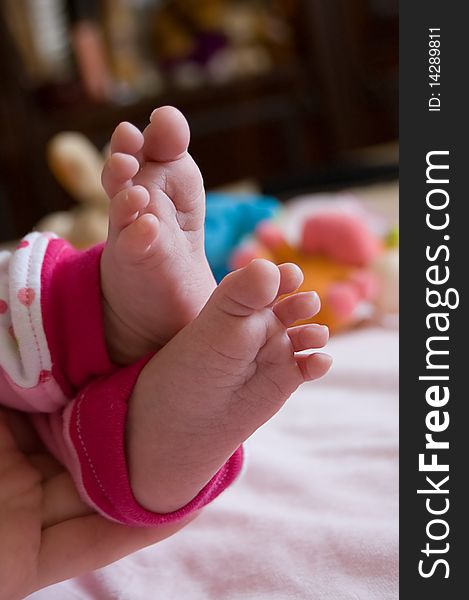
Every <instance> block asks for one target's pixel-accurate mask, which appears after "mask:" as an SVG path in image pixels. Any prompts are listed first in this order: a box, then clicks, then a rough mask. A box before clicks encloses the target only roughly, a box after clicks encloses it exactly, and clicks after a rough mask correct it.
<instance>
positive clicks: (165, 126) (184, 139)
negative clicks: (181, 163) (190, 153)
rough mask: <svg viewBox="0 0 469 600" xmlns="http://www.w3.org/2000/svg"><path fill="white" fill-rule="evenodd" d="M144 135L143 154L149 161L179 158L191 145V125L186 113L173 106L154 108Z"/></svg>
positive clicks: (167, 160)
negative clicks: (185, 115)
mask: <svg viewBox="0 0 469 600" xmlns="http://www.w3.org/2000/svg"><path fill="white" fill-rule="evenodd" d="M143 135H144V138H145V143H144V145H143V155H144V157H145V159H146V160H149V161H154V162H170V161H173V160H177V159H178V158H179V157H180V156H181V155H182V154H184V152H186V151H187V148H188V146H189V138H190V131H189V125H188V123H187V121H186V119H185V117H184V115H183V114H182V113H181V112H180V111H179V110H177V108H174V107H173V106H162V107H161V108H157V109H156V110H154V111H153V113H152V115H151V117H150V124H149V125H148V126H147V128H146V129H145V131H144V132H143Z"/></svg>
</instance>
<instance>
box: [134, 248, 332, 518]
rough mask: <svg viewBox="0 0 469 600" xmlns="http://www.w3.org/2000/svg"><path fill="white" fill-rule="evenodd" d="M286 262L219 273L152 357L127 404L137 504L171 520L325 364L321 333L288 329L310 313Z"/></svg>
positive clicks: (310, 297)
mask: <svg viewBox="0 0 469 600" xmlns="http://www.w3.org/2000/svg"><path fill="white" fill-rule="evenodd" d="M301 281H302V274H301V271H300V270H299V268H298V267H296V266H295V265H292V264H284V265H281V266H280V267H277V266H275V265H274V264H273V263H270V262H268V261H266V260H255V261H253V262H252V263H250V264H249V265H248V266H247V267H244V268H243V269H240V270H239V271H235V272H234V273H231V274H230V275H228V276H227V277H226V278H225V279H224V280H223V281H222V282H221V284H220V285H219V286H218V288H217V289H216V290H215V292H214V293H213V295H212V296H211V298H210V300H209V301H208V303H207V304H206V306H205V307H204V309H203V310H202V312H201V313H200V315H199V316H198V317H197V318H196V319H195V320H194V321H192V322H191V323H190V324H189V325H187V326H186V327H185V328H184V329H183V330H182V331H180V332H179V334H178V335H176V336H175V337H174V338H173V339H172V340H171V341H170V342H169V343H168V344H167V345H166V346H165V347H164V348H162V349H161V350H160V352H158V354H156V355H155V356H154V357H153V358H152V360H151V361H150V362H149V363H148V364H147V365H146V367H145V368H144V369H143V371H142V373H141V374H140V377H139V380H138V382H137V385H136V387H135V389H134V393H133V396H132V399H131V402H130V409H129V426H128V432H127V433H128V438H127V439H128V442H127V448H128V452H129V465H130V474H131V481H132V487H133V491H134V494H135V496H136V498H137V500H138V501H139V502H140V503H141V504H142V505H143V506H145V507H146V508H148V509H149V510H153V511H157V512H170V511H173V510H176V509H178V508H180V507H181V506H183V505H184V504H186V503H187V502H188V501H190V500H191V499H192V498H193V497H195V496H196V494H197V493H198V492H199V491H200V490H201V489H202V488H203V487H204V485H205V484H206V483H207V482H208V481H209V480H210V479H211V477H212V476H213V475H214V474H215V473H216V471H217V470H218V469H219V468H220V467H221V466H222V464H223V463H224V462H225V461H226V460H227V459H228V458H229V457H230V456H231V455H232V454H233V452H234V451H235V450H236V448H237V447H238V446H239V445H240V444H241V443H242V442H243V441H244V440H246V439H247V438H248V437H249V436H250V435H251V434H252V433H253V432H254V431H255V430H256V429H257V428H258V427H260V426H261V425H262V424H263V423H265V422H266V421H267V420H268V419H270V418H271V417H272V416H273V415H274V414H275V413H276V412H277V411H278V410H279V409H280V408H281V407H282V406H283V404H284V403H285V401H286V400H287V399H288V398H289V396H290V395H291V394H292V393H293V392H294V391H295V390H296V388H297V387H298V386H299V385H300V384H301V383H303V382H304V381H310V380H313V379H317V378H318V377H321V376H322V375H324V374H325V373H326V371H327V370H328V369H329V367H330V364H331V359H330V357H329V356H328V355H325V354H321V353H309V354H297V353H298V352H301V351H303V350H309V349H311V348H320V347H322V346H323V345H324V344H325V343H326V342H327V339H328V330H327V328H326V327H322V326H320V325H303V326H299V327H291V325H292V324H293V323H294V322H295V321H297V320H299V319H305V318H308V317H311V316H313V315H314V314H316V312H317V311H318V310H319V299H318V297H317V295H316V294H315V293H314V292H305V293H302V294H297V295H293V296H289V297H287V298H285V299H281V300H279V299H278V298H279V296H280V295H282V294H284V293H288V292H292V291H294V290H295V289H297V287H298V286H299V285H300V284H301Z"/></svg>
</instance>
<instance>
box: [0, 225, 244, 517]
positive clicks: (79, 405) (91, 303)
mask: <svg viewBox="0 0 469 600" xmlns="http://www.w3.org/2000/svg"><path fill="white" fill-rule="evenodd" d="M30 235H31V236H32V237H31V238H30V242H28V247H29V249H31V248H33V247H34V244H36V245H37V244H39V245H40V246H41V245H42V246H41V247H42V248H43V255H41V257H40V260H39V261H36V262H39V267H38V268H39V269H40V285H39V284H38V287H40V289H37V290H36V291H32V292H29V295H28V298H27V299H28V300H29V298H32V297H34V298H37V299H40V307H41V314H42V323H38V322H35V323H34V326H35V335H36V334H37V336H38V337H39V338H40V336H41V335H43V336H44V339H45V340H46V342H47V348H45V349H44V348H43V349H42V354H41V360H45V359H44V358H43V355H44V356H46V355H47V356H49V354H50V356H49V363H48V364H49V367H50V371H49V370H47V376H43V375H42V372H41V373H40V377H39V380H36V378H33V379H32V381H33V383H34V385H31V388H30V389H29V390H28V391H29V392H30V396H31V397H32V398H33V401H31V400H30V399H29V398H30V397H29V396H28V397H27V399H28V405H27V406H28V407H29V406H30V405H31V406H32V407H33V410H34V411H35V412H36V413H39V414H32V415H31V419H32V422H33V423H34V425H35V426H36V429H37V430H38V432H39V434H40V436H41V438H42V439H43V441H44V443H45V444H46V446H47V447H48V448H49V450H50V451H51V452H52V453H53V454H54V455H55V456H56V457H57V459H58V460H60V461H61V462H62V463H63V464H64V465H66V466H67V468H68V469H69V471H70V472H71V474H72V476H73V478H74V481H75V484H76V486H77V488H78V490H79V491H80V494H81V496H82V498H83V499H84V501H86V502H87V503H88V504H90V505H91V506H92V507H93V508H94V509H95V510H97V511H98V512H100V513H101V514H103V515H104V516H106V517H108V518H109V519H112V520H115V521H118V522H120V523H124V524H127V525H133V526H155V525H159V524H163V523H169V522H173V521H177V520H180V519H182V518H184V517H185V516H186V515H188V514H189V513H191V512H193V511H196V510H199V509H200V508H202V507H203V506H205V505H206V504H208V503H209V502H211V501H212V500H213V499H214V498H216V497H217V496H218V495H219V494H220V493H221V492H222V491H223V490H224V489H225V488H226V487H227V486H228V485H230V484H231V483H232V482H233V481H234V479H235V478H236V477H237V476H238V474H239V473H240V470H241V467H242V462H243V451H242V448H239V449H238V450H237V451H236V452H235V453H234V454H233V456H232V457H231V458H230V459H229V460H228V461H227V462H226V464H225V465H224V466H223V467H222V468H221V469H220V470H219V471H218V473H216V474H215V476H214V477H213V478H212V479H211V481H210V482H209V483H208V484H207V485H206V486H205V487H204V488H203V489H202V490H201V491H200V492H199V494H198V495H197V496H196V497H195V498H194V499H193V500H192V501H191V502H189V503H188V504H187V505H186V506H184V507H182V508H180V509H179V510H177V511H175V512H172V513H167V514H158V513H152V512H150V511H147V510H145V509H144V508H143V507H141V506H140V505H139V504H138V503H137V501H136V500H135V498H134V496H133V494H132V490H131V487H130V482H129V474H128V468H127V460H126V454H125V427H126V419H127V408H128V405H127V403H128V400H129V398H130V396H131V393H132V390H133V387H134V385H135V382H136V379H137V377H138V375H139V373H140V371H141V369H142V368H143V367H144V365H145V364H146V362H147V361H148V360H149V358H150V357H146V358H145V359H142V360H141V361H139V362H137V363H135V364H134V365H131V366H129V367H126V368H121V369H119V368H117V367H116V366H115V365H113V364H112V363H111V361H110V359H109V357H108V354H107V351H106V345H105V338H104V325H103V318H102V302H101V287H100V258H101V252H102V246H97V247H95V248H92V249H91V250H89V251H87V252H78V251H76V250H74V249H73V248H72V247H71V246H69V245H68V244H67V243H66V242H64V241H63V240H59V239H51V240H46V241H44V239H43V238H42V237H41V234H30ZM38 236H39V237H38ZM20 247H21V245H20ZM23 247H26V246H23ZM13 258H15V256H13ZM20 267H21V265H20ZM20 271H21V269H20ZM33 279H34V278H33ZM38 281H39V279H38ZM2 282H3V284H4V287H5V286H6V284H5V278H3V280H2V281H0V283H2ZM21 289H23V288H21ZM29 289H31V290H33V288H32V287H31V288H28V290H29ZM23 296H24V294H23ZM21 301H23V304H24V298H22V296H21V294H20V304H21ZM6 304H7V303H6V302H5V305H6ZM2 306H3V305H2ZM20 308H21V307H20ZM5 314H6V310H5V311H4V313H3V316H5ZM3 316H2V318H3ZM6 316H8V315H6ZM40 320H41V319H40V318H39V321H40ZM36 321H37V319H36ZM5 325H6V326H8V323H7V321H5ZM23 325H24V323H23ZM0 333H1V332H0ZM10 345H11V344H10ZM7 350H8V351H11V349H10V348H6V347H5V348H3V347H2V344H1V343H0V358H1V356H2V355H1V353H2V352H5V353H6V352H7ZM48 353H49V354H48ZM47 356H46V358H47ZM33 359H34V360H36V363H37V360H38V359H37V357H36V356H35V355H34V352H33ZM33 362H34V361H33ZM2 364H3V363H2V362H0V375H3V376H2V377H0V402H2V400H3V397H5V398H8V404H9V405H10V406H14V407H15V406H16V407H17V408H19V409H22V410H24V409H25V400H24V399H22V400H21V401H20V400H19V396H17V391H16V388H18V385H17V382H16V383H15V382H14V381H13V380H12V379H11V377H10V376H8V374H7V373H6V372H3V370H2ZM36 368H37V366H36ZM9 382H10V383H11V385H10V384H9ZM52 384H54V385H56V387H57V391H56V392H55V397H54V398H55V399H54V403H51V401H50V400H49V401H48V403H45V406H44V409H43V412H42V413H41V393H42V394H45V392H46V390H49V388H51V385H52ZM57 384H58V386H57ZM47 386H48V387H47ZM4 388H5V389H4ZM6 388H8V389H6ZM13 388H14V389H13ZM61 393H62V396H63V397H62V399H60V397H59V398H58V399H57V397H56V396H60V394H61ZM155 393H157V390H155ZM23 396H24V394H23ZM49 396H50V392H49ZM16 397H18V402H17V403H16V405H15V398H16ZM44 397H46V396H44ZM57 405H58V406H60V405H62V406H64V408H60V409H58V410H56V409H54V408H53V407H54V406H57ZM51 411H52V412H51Z"/></svg>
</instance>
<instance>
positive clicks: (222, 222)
mask: <svg viewBox="0 0 469 600" xmlns="http://www.w3.org/2000/svg"><path fill="white" fill-rule="evenodd" d="M279 211H280V203H279V201H278V200H276V199H275V198H272V197H270V196H257V195H241V194H239V195H237V194H219V193H213V192H212V193H208V194H207V212H206V217H205V252H206V254H207V258H208V261H209V263H210V267H211V268H212V271H213V274H214V276H215V279H216V280H217V281H220V280H221V279H222V278H223V277H224V276H225V275H226V274H227V273H228V271H229V266H228V260H229V258H230V256H231V254H232V252H233V250H234V249H235V248H236V246H237V245H238V244H239V243H240V242H241V240H242V239H243V238H244V237H246V236H247V235H249V234H251V233H253V232H254V230H255V229H256V227H257V225H258V224H259V223H260V222H261V221H264V220H266V219H272V218H274V217H275V216H276V215H277V214H278V213H279Z"/></svg>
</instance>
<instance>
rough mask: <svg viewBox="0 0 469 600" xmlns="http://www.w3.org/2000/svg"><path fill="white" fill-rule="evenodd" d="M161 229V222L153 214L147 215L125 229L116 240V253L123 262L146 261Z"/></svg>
mask: <svg viewBox="0 0 469 600" xmlns="http://www.w3.org/2000/svg"><path fill="white" fill-rule="evenodd" d="M159 228H160V222H159V220H158V218H157V217H156V216H155V215H154V214H152V213H145V214H144V215H142V216H140V217H138V218H137V219H136V220H135V221H133V223H131V224H130V225H129V226H128V227H125V228H124V229H123V230H122V231H121V232H120V234H119V236H118V238H117V240H116V251H117V252H118V254H119V256H120V257H121V258H122V260H126V261H131V262H139V261H140V260H144V259H145V258H146V254H147V253H148V251H149V250H150V248H151V247H152V245H153V243H154V242H155V240H156V239H157V237H158V233H159Z"/></svg>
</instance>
